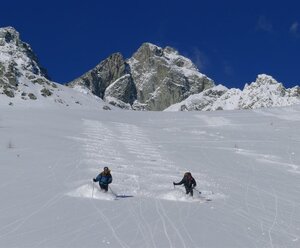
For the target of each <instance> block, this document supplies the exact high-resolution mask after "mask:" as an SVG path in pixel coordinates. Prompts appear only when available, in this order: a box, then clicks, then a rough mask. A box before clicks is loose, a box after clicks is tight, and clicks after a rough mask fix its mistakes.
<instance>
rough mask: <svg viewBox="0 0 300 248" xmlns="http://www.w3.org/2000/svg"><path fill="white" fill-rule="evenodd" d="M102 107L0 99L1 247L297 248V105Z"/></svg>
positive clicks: (299, 147) (299, 203)
mask: <svg viewBox="0 0 300 248" xmlns="http://www.w3.org/2000/svg"><path fill="white" fill-rule="evenodd" d="M100 109H101V108H97V109H93V110H89V109H88V108H84V109H80V107H77V108H73V107H72V106H70V107H63V106H62V107H61V108H59V107H51V105H47V104H45V106H44V107H43V108H41V107H39V108H36V107H34V105H32V106H27V107H26V106H20V105H18V103H15V104H14V106H8V105H7V104H5V105H4V104H2V105H0V200H1V204H0V247H5V248H10V247H30V248H34V247H64V248H67V247H72V248H74V247H116V248H117V247H118V248H119V247H123V248H128V247H130V248H131V247H137V248H140V247H143V248H146V247H149V248H150V247H151V248H152V247H157V248H164V247H179V248H190V247H191V248H192V247H195V248H196V247H204V248H210V247H216V248H224V247H225V248H227V247H228V248H248V247H249V248H250V247H251V248H252V247H270V248H275V247H276V248H278V247H285V248H286V247H289V248H290V247H294V248H296V247H300V194H299V192H300V155H299V154H300V144H299V143H300V131H299V130H300V106H294V107H287V108H274V109H262V110H256V111H250V110H249V111H217V112H132V111H116V110H114V111H101V110H100ZM104 166H108V167H109V168H110V169H111V171H112V176H113V183H112V184H111V185H110V187H111V189H112V190H113V192H114V193H116V194H118V195H120V196H122V197H119V198H116V197H115V196H114V195H113V194H112V193H111V191H109V192H108V193H102V192H100V191H99V186H98V184H93V183H92V178H93V177H96V176H97V174H98V173H99V172H100V171H101V170H102V169H103V167H104ZM186 171H191V172H192V174H193V176H194V177H195V179H196V181H197V189H198V190H200V191H202V192H203V195H205V196H206V198H210V199H211V200H212V201H205V199H203V198H200V197H199V194H198V193H197V192H196V191H195V192H194V197H193V198H191V197H189V196H186V195H185V192H184V188H183V187H182V186H176V187H175V188H174V187H173V184H172V182H173V181H176V182H178V181H179V180H181V178H182V176H183V174H184V172H186Z"/></svg>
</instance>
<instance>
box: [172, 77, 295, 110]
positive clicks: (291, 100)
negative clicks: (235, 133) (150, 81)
mask: <svg viewBox="0 0 300 248" xmlns="http://www.w3.org/2000/svg"><path fill="white" fill-rule="evenodd" d="M293 104H300V87H299V86H296V87H293V88H291V89H286V88H285V87H284V86H283V85H282V84H281V83H279V82H277V81H276V80H275V79H274V78H272V77H271V76H268V75H265V74H261V75H258V77H257V79H256V81H255V82H253V83H251V84H249V85H248V84H246V85H245V87H244V89H243V90H242V91H241V90H239V89H227V88H226V87H224V86H222V85H218V86H216V87H213V88H211V89H208V90H205V91H203V92H202V93H200V94H195V95H192V96H190V97H189V98H187V99H186V100H184V101H182V102H180V103H178V104H174V105H172V106H170V107H169V108H167V109H166V111H183V110H188V111H191V110H201V111H211V110H223V109H224V110H235V109H258V108H268V107H279V106H289V105H293Z"/></svg>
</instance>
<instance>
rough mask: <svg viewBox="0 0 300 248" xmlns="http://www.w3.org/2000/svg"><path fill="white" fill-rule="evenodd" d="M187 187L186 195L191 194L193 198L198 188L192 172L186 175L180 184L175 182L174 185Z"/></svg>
mask: <svg viewBox="0 0 300 248" xmlns="http://www.w3.org/2000/svg"><path fill="white" fill-rule="evenodd" d="M181 184H183V185H184V187H185V191H186V194H189V193H190V194H191V196H193V188H195V187H196V185H197V184H196V180H195V179H194V178H193V177H192V174H191V172H186V173H184V176H183V178H182V180H181V181H180V182H179V183H175V182H173V185H181Z"/></svg>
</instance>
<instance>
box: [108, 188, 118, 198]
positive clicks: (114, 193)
mask: <svg viewBox="0 0 300 248" xmlns="http://www.w3.org/2000/svg"><path fill="white" fill-rule="evenodd" d="M108 188H109V189H110V191H111V193H112V194H113V195H114V196H117V194H116V193H115V192H113V190H112V189H111V187H110V186H109V185H108Z"/></svg>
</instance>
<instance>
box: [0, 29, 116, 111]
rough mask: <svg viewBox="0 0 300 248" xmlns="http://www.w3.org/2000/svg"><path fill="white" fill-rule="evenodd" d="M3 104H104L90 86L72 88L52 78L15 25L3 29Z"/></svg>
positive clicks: (0, 70)
mask: <svg viewBox="0 0 300 248" xmlns="http://www.w3.org/2000/svg"><path fill="white" fill-rule="evenodd" d="M0 104H1V105H11V106H14V105H18V106H22V107H26V106H30V107H34V106H35V107H44V106H46V105H52V106H57V107H58V106H64V107H76V108H78V107H79V108H83V107H88V108H95V109H101V108H102V107H104V106H105V103H104V102H103V100H102V99H100V98H99V97H97V96H95V95H94V94H92V93H91V92H90V91H89V89H87V88H84V87H79V86H78V87H75V89H71V88H69V87H66V86H64V85H61V84H58V83H55V82H53V81H51V80H50V78H49V76H48V75H47V72H46V70H45V69H44V68H43V67H42V66H41V65H40V64H39V61H38V58H37V56H36V55H35V54H34V52H33V50H32V49H31V47H30V45H28V44H27V43H25V42H23V41H21V40H20V34H19V33H18V32H17V31H16V30H15V29H14V28H12V27H6V28H0ZM106 108H107V109H108V108H109V109H111V107H106Z"/></svg>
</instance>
